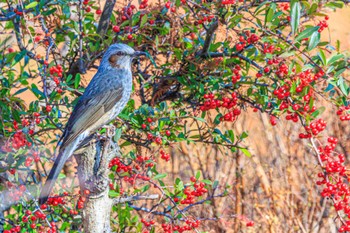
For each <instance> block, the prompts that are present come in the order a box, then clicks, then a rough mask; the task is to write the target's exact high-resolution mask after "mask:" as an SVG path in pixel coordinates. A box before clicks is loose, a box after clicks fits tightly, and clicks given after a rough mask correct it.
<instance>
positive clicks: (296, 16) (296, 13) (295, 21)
mask: <svg viewBox="0 0 350 233" xmlns="http://www.w3.org/2000/svg"><path fill="white" fill-rule="evenodd" d="M300 12H301V6H300V3H299V2H295V3H294V4H293V5H292V10H291V12H290V17H291V20H290V23H291V27H292V33H293V35H294V34H295V33H296V32H297V30H298V26H299V24H300Z"/></svg>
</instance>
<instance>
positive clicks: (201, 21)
mask: <svg viewBox="0 0 350 233" xmlns="http://www.w3.org/2000/svg"><path fill="white" fill-rule="evenodd" d="M214 17H215V16H214V15H209V16H204V17H203V18H201V19H199V20H198V21H197V22H195V24H203V23H205V22H208V23H209V22H211V21H212V20H213V18H214Z"/></svg>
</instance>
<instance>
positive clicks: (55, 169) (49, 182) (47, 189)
mask: <svg viewBox="0 0 350 233" xmlns="http://www.w3.org/2000/svg"><path fill="white" fill-rule="evenodd" d="M74 150H75V146H68V147H66V148H64V149H60V152H59V154H58V156H57V158H56V160H55V163H54V164H53V166H52V168H51V171H50V174H49V176H48V177H47V179H46V182H45V185H44V187H43V188H42V190H41V193H40V196H39V204H40V205H41V204H43V203H45V202H46V201H47V199H48V197H49V195H50V193H51V191H52V189H53V187H54V185H55V181H56V179H57V177H58V175H59V174H60V172H61V170H62V168H63V166H64V164H65V163H66V161H67V159H68V158H69V157H70V156H71V155H72V153H73V152H74Z"/></svg>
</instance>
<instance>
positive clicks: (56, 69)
mask: <svg viewBox="0 0 350 233" xmlns="http://www.w3.org/2000/svg"><path fill="white" fill-rule="evenodd" d="M49 72H50V74H51V75H54V76H57V77H62V73H63V69H62V66H61V65H57V66H52V67H50V69H49Z"/></svg>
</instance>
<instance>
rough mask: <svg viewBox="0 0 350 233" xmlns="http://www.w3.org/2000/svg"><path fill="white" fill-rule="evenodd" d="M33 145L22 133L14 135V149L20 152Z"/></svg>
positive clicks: (18, 132)
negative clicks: (20, 149)
mask: <svg viewBox="0 0 350 233" xmlns="http://www.w3.org/2000/svg"><path fill="white" fill-rule="evenodd" d="M15 122H16V121H14V126H15ZM16 124H17V122H16ZM31 145H32V143H31V142H28V140H27V138H26V135H25V134H24V133H23V132H22V131H17V132H16V133H15V134H14V135H13V139H12V147H13V148H14V149H15V150H18V149H19V148H22V147H25V146H28V147H30V146H31Z"/></svg>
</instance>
